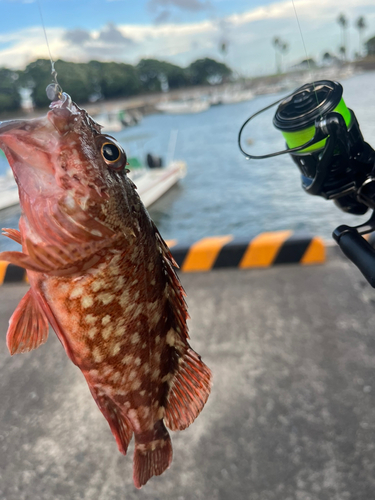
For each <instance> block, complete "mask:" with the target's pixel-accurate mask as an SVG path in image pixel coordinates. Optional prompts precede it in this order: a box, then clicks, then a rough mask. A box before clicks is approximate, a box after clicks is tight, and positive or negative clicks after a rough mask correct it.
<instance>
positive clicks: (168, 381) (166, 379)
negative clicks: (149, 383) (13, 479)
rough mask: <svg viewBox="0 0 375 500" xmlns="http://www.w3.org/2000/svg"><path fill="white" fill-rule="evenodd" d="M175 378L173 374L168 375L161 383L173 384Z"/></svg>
mask: <svg viewBox="0 0 375 500" xmlns="http://www.w3.org/2000/svg"><path fill="white" fill-rule="evenodd" d="M173 377H174V374H173V373H167V375H165V376H164V377H163V378H162V379H161V381H162V383H164V382H167V383H168V384H169V383H170V382H171V380H172V379H173Z"/></svg>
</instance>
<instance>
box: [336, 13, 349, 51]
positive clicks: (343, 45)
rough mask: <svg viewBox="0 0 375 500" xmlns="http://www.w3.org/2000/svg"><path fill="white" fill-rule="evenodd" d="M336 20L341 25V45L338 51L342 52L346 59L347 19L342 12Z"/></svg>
mask: <svg viewBox="0 0 375 500" xmlns="http://www.w3.org/2000/svg"><path fill="white" fill-rule="evenodd" d="M337 22H338V23H339V25H340V26H341V47H340V52H341V53H342V54H343V56H344V60H346V54H347V50H346V30H347V27H348V21H347V19H346V17H345V16H344V14H340V15H339V17H338V18H337Z"/></svg>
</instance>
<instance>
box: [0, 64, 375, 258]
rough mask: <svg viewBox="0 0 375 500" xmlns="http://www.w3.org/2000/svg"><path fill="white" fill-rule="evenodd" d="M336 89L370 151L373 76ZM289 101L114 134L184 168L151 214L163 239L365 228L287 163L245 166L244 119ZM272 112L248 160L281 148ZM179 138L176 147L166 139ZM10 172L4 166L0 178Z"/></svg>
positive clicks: (261, 99) (266, 99) (8, 244)
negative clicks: (311, 191) (310, 191)
mask: <svg viewBox="0 0 375 500" xmlns="http://www.w3.org/2000/svg"><path fill="white" fill-rule="evenodd" d="M341 83H342V84H343V87H344V99H345V102H346V103H347V105H348V107H349V108H351V109H353V111H354V112H355V114H356V116H357V118H358V121H359V124H360V127H361V130H362V133H363V135H364V138H365V140H366V141H367V142H369V143H370V144H371V145H372V146H374V147H375V121H374V109H373V108H374V102H375V99H374V98H375V73H364V74H360V75H356V76H353V77H351V78H350V79H347V80H345V81H343V82H341ZM287 93H288V91H285V92H284V93H281V94H273V95H264V96H258V97H255V98H254V99H252V100H250V101H247V102H242V103H237V104H228V105H220V106H213V107H211V108H209V109H208V110H207V111H204V112H202V113H198V114H186V115H164V114H155V115H150V116H146V117H144V118H143V120H142V121H141V123H140V124H139V125H137V126H135V127H132V128H128V129H125V130H123V131H122V132H119V133H116V134H113V135H115V137H116V138H117V139H118V140H119V142H120V143H122V144H123V145H124V147H125V149H126V151H127V153H128V154H129V156H139V157H145V155H146V154H147V153H149V152H150V153H152V154H154V155H158V156H161V157H162V158H163V159H164V162H166V161H168V159H170V158H171V157H172V156H173V157H174V158H176V159H181V160H184V161H185V162H186V164H187V175H186V177H185V178H184V179H182V180H181V181H180V183H179V185H178V186H176V187H174V188H173V189H172V190H171V191H170V192H169V193H168V194H167V195H165V196H164V197H163V198H162V199H160V200H159V201H158V202H156V203H155V204H154V205H153V206H152V207H150V210H149V211H150V214H151V217H152V218H153V219H154V221H155V222H156V224H157V226H158V228H159V230H160V232H161V234H162V235H163V237H164V238H165V239H177V240H179V242H187V243H191V242H193V241H196V240H198V239H200V238H202V237H205V236H213V235H226V234H233V235H235V236H238V237H241V238H244V239H246V238H252V237H253V236H255V235H257V234H259V233H261V232H264V231H276V230H282V229H291V230H294V231H304V232H309V233H312V234H313V235H320V236H323V237H324V238H326V239H327V240H329V239H330V238H331V233H332V231H333V230H334V229H335V227H337V226H338V225H340V224H349V225H357V224H359V223H360V222H363V221H365V220H366V217H367V216H363V217H356V216H351V215H348V214H344V213H343V212H341V211H340V210H339V209H338V208H336V207H335V205H334V204H333V203H332V202H328V201H326V200H323V199H321V198H318V197H313V196H309V195H307V194H306V193H305V192H304V191H303V189H302V188H301V184H300V176H299V172H298V169H297V167H296V166H295V165H294V163H293V161H292V160H291V158H290V157H289V156H288V155H284V156H280V157H276V158H271V159H268V160H260V161H253V160H250V161H247V160H246V159H245V157H244V156H243V155H242V154H241V153H240V151H239V149H238V146H237V136H238V131H239V128H240V126H241V125H242V123H243V122H244V121H245V119H247V118H248V117H249V116H250V115H251V114H252V113H254V112H256V111H257V110H259V109H261V108H263V107H265V106H267V105H269V104H271V103H272V102H274V101H277V100H278V99H280V98H281V97H283V95H286V94H287ZM73 97H74V96H73ZM275 109H276V108H272V109H271V110H269V111H268V112H266V113H264V114H263V115H260V116H259V117H257V118H256V119H255V120H254V122H251V123H250V125H249V126H248V127H247V128H246V129H245V132H244V135H243V138H244V142H243V143H244V145H245V148H247V149H248V151H249V153H251V154H266V153H269V152H273V151H277V150H280V149H284V148H285V144H284V140H283V138H282V136H281V134H280V132H279V131H277V130H276V129H275V128H274V127H273V125H272V118H273V114H274V112H275ZM176 135H177V138H176V141H175V147H173V144H172V146H171V142H173V141H171V137H176ZM7 168H8V167H7V164H6V162H5V161H3V162H2V163H1V165H0V175H4V174H5V172H6V169H7ZM19 214H20V212H19V208H18V207H13V208H10V209H7V210H4V211H2V212H1V215H0V217H1V224H2V227H17V226H18V218H19ZM13 248H16V244H15V243H13V242H12V241H11V240H8V239H7V238H4V237H3V238H0V249H1V250H4V249H13Z"/></svg>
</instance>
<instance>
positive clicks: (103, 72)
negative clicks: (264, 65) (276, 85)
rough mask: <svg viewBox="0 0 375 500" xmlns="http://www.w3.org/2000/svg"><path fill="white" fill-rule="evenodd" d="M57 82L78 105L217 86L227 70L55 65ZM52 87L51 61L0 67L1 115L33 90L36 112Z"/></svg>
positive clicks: (208, 62)
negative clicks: (21, 92) (19, 67)
mask: <svg viewBox="0 0 375 500" xmlns="http://www.w3.org/2000/svg"><path fill="white" fill-rule="evenodd" d="M55 69H56V71H57V79H58V82H59V84H60V86H61V87H62V89H63V91H64V92H66V93H68V94H69V95H70V96H71V97H72V99H73V100H74V101H75V102H77V103H78V104H83V103H85V102H87V101H89V100H92V99H101V98H104V99H111V98H119V97H128V96H132V95H136V94H138V93H140V92H159V91H160V90H167V89H177V88H181V87H185V86H188V85H202V84H203V85H205V84H212V83H220V82H221V81H223V80H225V79H226V78H227V77H229V76H230V75H231V70H230V69H229V68H228V67H227V66H226V65H225V64H223V63H219V62H217V61H214V60H213V59H208V58H206V59H200V60H198V61H195V62H194V63H192V64H191V65H190V66H189V67H188V68H181V67H179V66H176V65H175V64H171V63H168V62H165V61H158V60H156V59H142V60H141V61H140V62H139V63H138V64H137V65H136V66H131V65H130V64H124V63H115V62H99V61H90V62H89V63H87V64H86V63H72V62H67V61H62V60H58V61H56V63H55ZM50 83H52V75H51V62H50V61H49V60H47V59H38V60H37V61H34V62H32V63H30V64H29V65H28V66H27V67H26V69H25V70H24V71H18V72H16V71H11V70H8V69H5V68H0V112H1V111H11V110H15V109H18V108H19V106H20V95H19V90H20V89H21V88H29V89H32V95H31V97H32V99H33V102H34V105H35V106H36V107H38V108H39V107H47V106H48V105H49V104H50V101H49V99H48V98H47V95H46V87H47V86H48V85H49V84H50Z"/></svg>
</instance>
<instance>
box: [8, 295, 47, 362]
mask: <svg viewBox="0 0 375 500" xmlns="http://www.w3.org/2000/svg"><path fill="white" fill-rule="evenodd" d="M47 338H48V321H47V318H46V317H45V315H44V313H43V311H42V310H41V309H40V306H39V304H38V302H37V300H36V299H35V297H34V294H33V293H32V291H31V289H30V290H29V291H28V292H27V293H26V295H25V296H24V297H23V299H22V300H21V302H20V303H19V304H18V306H17V308H16V310H15V311H14V313H13V315H12V317H11V318H10V321H9V329H8V333H7V346H8V349H9V352H10V354H12V355H13V354H18V353H20V352H28V351H31V350H33V349H36V348H37V347H39V346H40V345H41V344H44V343H45V342H46V341H47Z"/></svg>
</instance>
